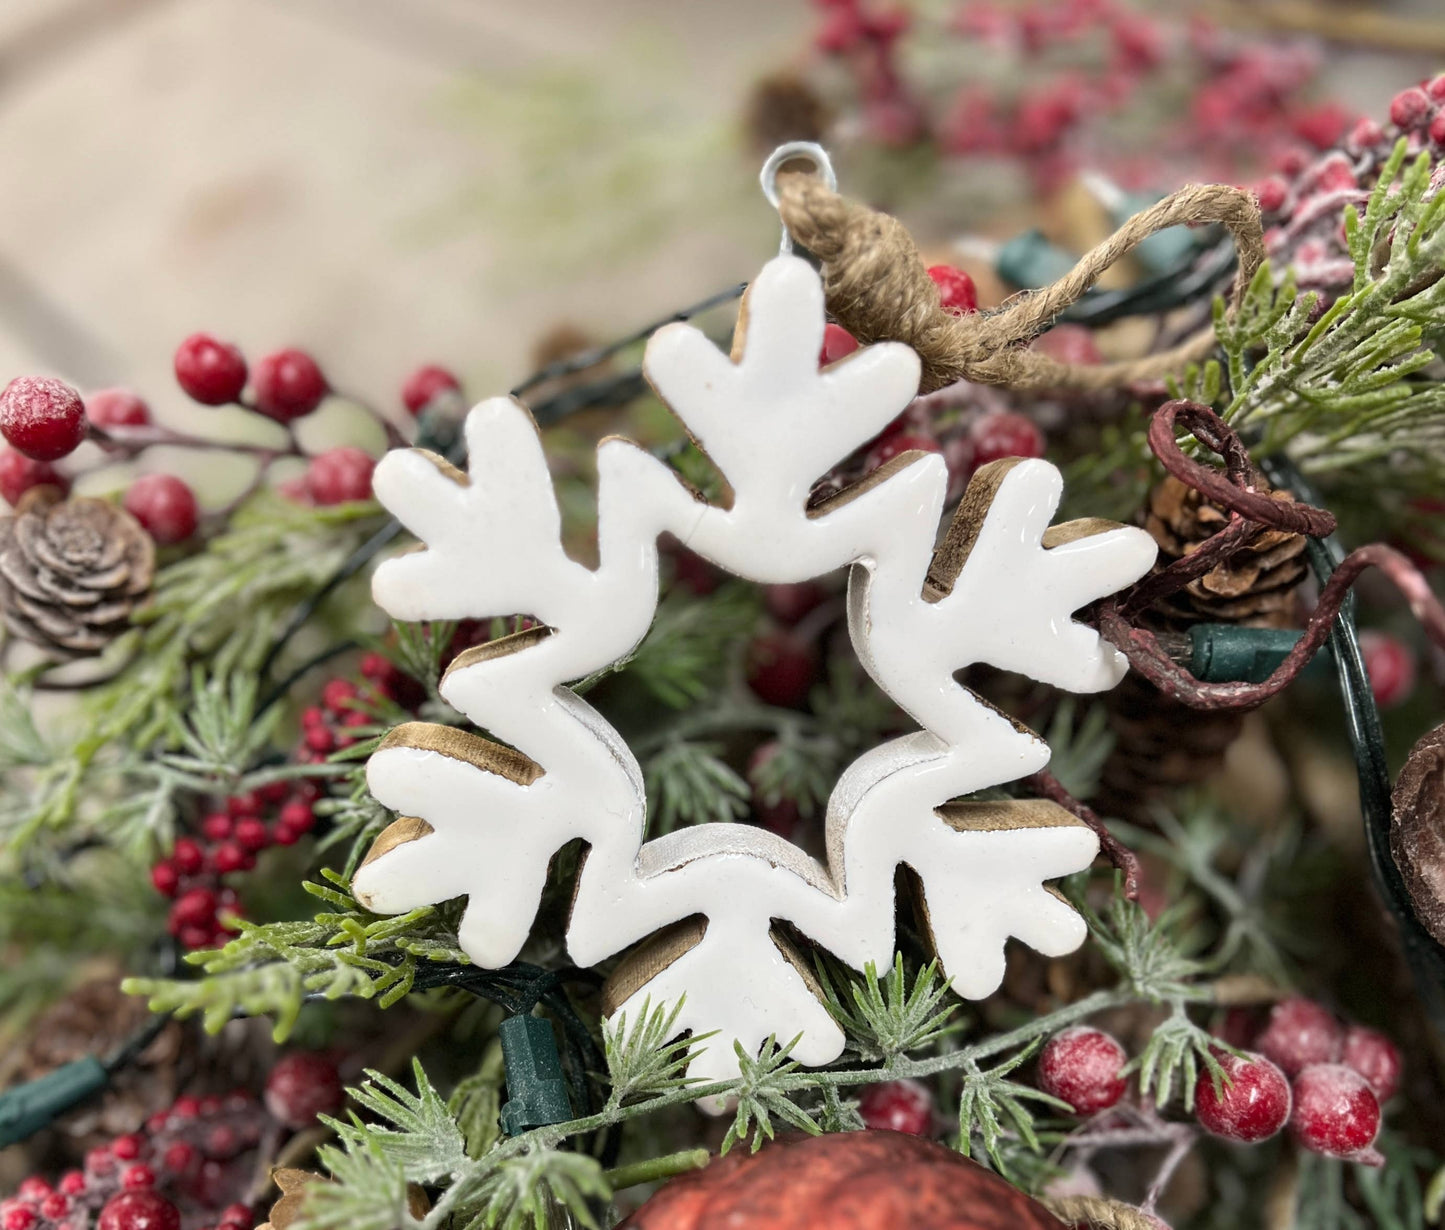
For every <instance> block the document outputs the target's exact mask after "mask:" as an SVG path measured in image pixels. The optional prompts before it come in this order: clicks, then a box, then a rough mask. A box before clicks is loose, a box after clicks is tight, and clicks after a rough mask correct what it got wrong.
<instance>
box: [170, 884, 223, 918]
mask: <svg viewBox="0 0 1445 1230" xmlns="http://www.w3.org/2000/svg"><path fill="white" fill-rule="evenodd" d="M215 918H216V894H215V893H213V892H211V890H210V889H208V888H193V889H190V890H189V891H188V892H185V893H182V894H181V896H180V898H179V899H178V900H177V901H176V903H175V905H173V906H171V915H170V921H171V924H172V925H173V926H176V927H202V926H206V927H208V926H210V925H211V924H212V923H213V922H214V921H215Z"/></svg>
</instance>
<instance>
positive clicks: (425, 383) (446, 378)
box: [401, 364, 462, 414]
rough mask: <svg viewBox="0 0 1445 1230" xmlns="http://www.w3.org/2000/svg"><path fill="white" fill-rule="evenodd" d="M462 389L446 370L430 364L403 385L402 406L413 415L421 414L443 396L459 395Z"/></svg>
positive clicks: (407, 379) (420, 368)
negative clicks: (448, 394)
mask: <svg viewBox="0 0 1445 1230" xmlns="http://www.w3.org/2000/svg"><path fill="white" fill-rule="evenodd" d="M461 387H462V384H461V381H460V380H458V379H457V378H456V377H455V376H454V375H452V373H451V372H449V371H447V369H446V368H444V367H437V366H436V365H435V364H428V365H427V366H426V367H419V368H417V369H416V371H414V372H412V374H411V375H410V376H408V377H407V378H406V381H405V382H404V383H403V384H402V386H401V400H402V404H403V405H404V406H406V408H407V409H408V410H410V411H411V412H412V413H413V414H420V413H421V412H422V411H423V410H425V409H426V408H427V407H428V406H429V405H431V404H432V402H434V401H435V400H436V399H437V398H438V397H439V396H441V394H443V393H458V392H460V391H461Z"/></svg>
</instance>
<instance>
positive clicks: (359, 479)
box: [306, 445, 376, 504]
mask: <svg viewBox="0 0 1445 1230" xmlns="http://www.w3.org/2000/svg"><path fill="white" fill-rule="evenodd" d="M375 468H376V462H375V461H374V460H373V459H372V458H371V456H370V455H369V454H367V453H365V452H363V451H362V450H361V449H359V448H353V447H351V446H350V445H343V446H341V447H340V448H331V449H327V450H326V452H324V453H319V454H317V455H316V456H315V457H313V458H312V459H311V464H310V466H308V467H307V470H306V490H307V492H308V493H309V494H310V496H311V498H312V499H313V500H315V501H316V503H318V504H344V503H346V502H347V501H348V500H369V499H370V498H371V472H372V470H374V469H375Z"/></svg>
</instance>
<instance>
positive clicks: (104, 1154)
mask: <svg viewBox="0 0 1445 1230" xmlns="http://www.w3.org/2000/svg"><path fill="white" fill-rule="evenodd" d="M85 1173H86V1175H87V1176H89V1177H90V1178H92V1179H103V1178H105V1176H106V1175H110V1174H114V1173H115V1154H114V1153H112V1152H111V1151H110V1150H109V1149H107V1148H105V1147H104V1146H101V1147H99V1148H95V1149H91V1150H90V1152H88V1153H87V1154H86V1155H85Z"/></svg>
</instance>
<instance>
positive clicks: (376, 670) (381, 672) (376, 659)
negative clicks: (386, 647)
mask: <svg viewBox="0 0 1445 1230" xmlns="http://www.w3.org/2000/svg"><path fill="white" fill-rule="evenodd" d="M361 675H362V678H363V679H370V680H371V681H372V682H373V683H385V682H386V681H387V680H388V679H389V678H390V677H391V662H390V660H389V659H387V658H386V657H384V656H383V655H382V654H379V653H364V654H362V655H361Z"/></svg>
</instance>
